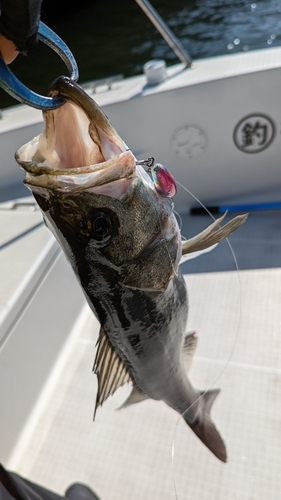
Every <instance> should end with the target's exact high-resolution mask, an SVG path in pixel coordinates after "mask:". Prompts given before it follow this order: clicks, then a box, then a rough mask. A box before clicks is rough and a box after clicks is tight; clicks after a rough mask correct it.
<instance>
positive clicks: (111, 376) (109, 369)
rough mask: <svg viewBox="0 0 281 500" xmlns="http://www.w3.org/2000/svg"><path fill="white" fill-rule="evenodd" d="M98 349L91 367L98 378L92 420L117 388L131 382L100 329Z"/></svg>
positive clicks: (124, 367)
mask: <svg viewBox="0 0 281 500" xmlns="http://www.w3.org/2000/svg"><path fill="white" fill-rule="evenodd" d="M97 344H98V349H97V354H96V358H95V363H94V367H93V371H94V373H95V374H96V375H97V377H98V392H97V397H96V404H95V410H94V419H95V415H96V411H97V408H98V407H99V406H101V405H102V404H103V403H104V401H105V400H106V399H107V398H108V397H109V396H110V395H112V394H113V393H114V392H115V391H116V390H117V389H118V387H121V386H122V385H124V384H126V383H127V382H131V376H130V374H129V372H128V370H127V368H126V366H125V365H124V364H123V362H122V360H121V359H120V357H119V356H118V354H116V352H115V351H114V349H113V347H112V345H111V343H110V341H109V339H108V337H107V335H106V333H105V331H104V330H103V328H101V329H100V333H99V338H98V342H97Z"/></svg>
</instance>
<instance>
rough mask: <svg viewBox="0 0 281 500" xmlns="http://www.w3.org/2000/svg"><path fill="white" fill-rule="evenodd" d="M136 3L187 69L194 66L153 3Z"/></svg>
mask: <svg viewBox="0 0 281 500" xmlns="http://www.w3.org/2000/svg"><path fill="white" fill-rule="evenodd" d="M136 2H137V4H138V5H139V6H140V7H141V8H142V10H143V11H144V13H145V14H146V15H147V17H148V18H149V19H150V21H151V22H152V23H153V24H154V26H155V27H156V29H157V30H158V31H159V33H160V34H161V35H162V37H163V38H164V40H165V41H166V42H167V43H168V45H170V47H171V49H172V50H173V51H174V53H175V54H176V56H177V57H178V58H179V60H180V61H181V62H183V63H184V64H185V66H186V67H187V68H188V67H190V66H191V64H192V58H191V56H190V55H189V53H188V52H187V50H186V49H185V48H184V47H183V45H182V44H181V42H180V41H179V39H178V38H177V37H176V36H175V34H174V33H173V32H172V31H171V30H170V28H169V27H168V26H167V24H166V23H165V21H164V20H163V19H162V17H161V16H160V15H159V14H158V12H157V11H156V10H155V9H154V7H152V5H151V3H150V2H149V1H148V0H136Z"/></svg>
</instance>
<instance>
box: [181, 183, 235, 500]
mask: <svg viewBox="0 0 281 500" xmlns="http://www.w3.org/2000/svg"><path fill="white" fill-rule="evenodd" d="M175 181H176V183H177V184H178V185H179V186H180V187H181V188H182V189H184V190H185V191H186V192H187V193H188V194H189V195H190V196H192V198H194V200H196V201H197V202H198V203H199V204H200V205H201V207H202V208H203V209H204V210H205V211H206V212H207V213H208V214H209V216H210V217H211V218H212V219H213V220H214V221H215V220H216V219H215V217H214V216H213V215H212V214H211V212H210V211H209V210H208V209H207V207H205V205H204V204H203V203H202V202H201V201H200V200H199V199H198V198H197V197H196V196H195V195H194V194H193V193H191V192H190V191H189V190H188V189H187V188H186V187H185V186H183V184H181V183H180V182H178V181H177V180H176V179H175ZM225 239H226V242H227V244H228V247H229V249H230V252H231V254H232V257H233V260H234V265H235V268H236V272H237V278H238V286H239V300H238V321H237V326H236V331H235V335H234V340H233V344H232V347H231V349H230V354H229V356H228V358H227V360H226V363H225V365H224V366H223V368H222V369H221V370H220V372H219V374H218V375H217V376H216V378H215V380H214V381H213V382H212V383H211V384H210V385H209V387H208V388H207V389H205V391H204V392H202V393H201V394H200V396H199V397H198V398H197V399H196V400H195V401H194V402H193V403H192V404H191V405H190V406H189V407H188V408H186V410H185V411H184V412H183V413H182V414H181V415H180V416H179V418H178V420H177V421H176V423H175V427H174V433H173V442H172V472H173V485H174V492H175V498H176V500H179V497H178V493H177V486H176V477H175V472H176V471H175V441H176V432H177V428H178V424H179V422H180V420H181V418H183V417H184V415H185V414H186V412H187V411H188V410H189V409H190V408H192V406H194V405H195V404H196V403H197V402H198V401H199V400H200V399H201V398H202V397H203V396H204V395H205V394H206V393H207V392H208V391H209V390H210V389H211V388H212V387H213V386H214V384H216V382H217V381H218V379H219V378H220V377H221V375H222V374H223V372H224V371H225V369H226V367H227V365H228V364H229V362H230V360H231V358H232V355H233V351H234V348H235V345H236V342H237V338H238V333H239V329H240V323H241V305H242V301H241V280H240V273H239V266H238V262H237V258H236V255H235V252H234V250H233V248H232V245H231V243H230V241H229V239H228V238H225Z"/></svg>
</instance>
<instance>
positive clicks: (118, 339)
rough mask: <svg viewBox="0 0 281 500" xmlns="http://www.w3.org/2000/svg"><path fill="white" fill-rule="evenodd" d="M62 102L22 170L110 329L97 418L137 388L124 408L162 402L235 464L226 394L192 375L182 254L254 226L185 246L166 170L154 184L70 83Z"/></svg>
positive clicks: (231, 226)
mask: <svg viewBox="0 0 281 500" xmlns="http://www.w3.org/2000/svg"><path fill="white" fill-rule="evenodd" d="M57 94H59V95H60V96H62V97H63V98H64V99H65V101H66V102H65V104H64V105H63V106H61V107H60V108H58V109H57V110H55V111H53V110H52V111H46V112H44V119H45V132H44V133H42V134H40V135H39V136H37V137H35V138H34V139H33V140H32V141H31V142H29V143H28V144H26V145H24V146H22V147H21V148H20V149H19V150H18V151H17V153H16V160H17V162H18V163H19V164H20V165H21V167H23V168H24V170H25V180H24V182H25V184H26V185H27V187H28V188H29V189H30V190H31V191H32V193H33V195H34V197H35V199H36V201H37V202H38V204H39V206H40V208H41V210H42V212H43V217H44V220H45V223H46V225H47V227H48V228H49V229H50V230H51V231H52V232H53V234H54V236H55V237H56V239H57V240H58V242H59V243H60V245H61V247H62V249H63V251H64V253H65V255H66V257H67V259H68V260H69V262H70V264H71V266H72V267H73V269H74V272H75V274H76V276H77V278H78V280H79V282H80V284H81V286H82V289H83V291H84V293H85V296H86V298H87V301H88V303H89V305H90V307H91V309H92V311H93V312H94V314H95V315H96V317H97V318H98V320H99V322H100V325H101V328H100V334H99V339H98V348H97V353H96V359H95V364H94V371H95V373H96V374H97V377H98V393H97V399H96V408H97V407H98V406H100V405H102V403H103V402H104V401H105V400H106V399H107V398H108V396H109V395H111V394H113V393H114V392H115V391H116V389H117V388H118V387H120V386H121V385H123V384H124V383H126V382H130V381H131V382H132V385H133V388H132V392H131V394H130V396H129V397H128V399H127V400H126V401H125V403H124V404H123V405H122V407H125V406H128V405H130V404H133V403H138V402H140V401H143V400H145V399H147V398H151V399H154V400H162V401H164V402H165V403H166V404H167V405H169V406H170V407H172V408H173V409H174V410H176V411H177V412H178V413H179V414H183V418H184V419H185V421H186V422H187V424H188V425H189V427H190V428H191V429H192V430H193V432H194V433H195V434H196V435H197V436H198V437H199V438H200V439H201V441H202V442H203V443H204V444H205V445H206V446H207V447H208V448H209V449H210V450H211V451H212V452H213V453H214V454H215V455H216V456H217V457H218V458H219V459H220V460H222V461H223V462H225V461H226V457H227V455H226V449H225V445H224V442H223V440H222V438H221V437H220V434H219V432H218V431H217V429H216V427H215V425H214V424H213V422H212V420H211V417H210V410H211V406H212V403H213V401H214V399H215V397H216V396H217V394H218V392H219V389H213V390H210V391H207V392H202V391H200V390H198V389H195V388H194V387H193V386H192V385H191V383H190V381H189V379H188V377H187V370H188V367H189V365H190V362H191V359H192V355H193V353H194V350H195V347H196V337H195V335H194V334H189V335H186V333H185V332H186V322H187V312H188V299H187V290H186V284H185V281H184V278H183V276H182V274H181V272H180V269H179V263H180V259H181V256H182V254H183V253H188V252H193V251H198V250H202V249H204V248H207V247H209V246H210V245H213V244H215V243H217V242H218V241H220V240H221V239H223V238H225V237H226V236H228V235H229V234H230V233H231V232H232V231H234V230H235V229H236V228H237V227H238V226H239V225H240V224H241V223H242V222H243V221H244V220H245V216H238V217H236V218H235V219H233V220H232V221H230V222H229V223H228V224H226V225H225V226H223V227H222V228H220V229H218V225H219V223H220V222H221V220H222V219H223V217H222V218H221V219H219V220H218V221H216V222H215V223H213V224H212V225H211V226H210V227H209V228H207V229H206V230H205V231H203V232H202V233H200V234H199V235H198V236H196V237H194V238H192V239H191V240H188V241H186V242H184V243H182V242H181V235H180V230H179V227H178V224H177V220H176V218H175V216H174V213H173V206H172V203H171V201H170V200H169V197H168V195H169V194H171V191H172V192H173V190H174V186H173V180H172V178H171V176H170V177H169V174H167V172H164V177H162V180H163V179H164V181H163V182H164V184H165V181H167V182H166V186H165V185H164V186H162V189H161V186H160V187H159V182H160V184H161V175H160V177H159V175H158V174H161V167H158V171H157V170H156V171H154V176H156V181H159V182H158V185H157V182H153V180H152V178H151V176H150V175H149V173H147V171H145V169H144V168H143V166H142V165H141V163H142V162H137V161H136V158H135V157H134V155H133V154H132V152H131V151H130V150H129V149H128V148H127V146H126V145H125V143H124V142H123V140H122V139H121V138H120V137H119V135H118V134H117V132H116V131H115V129H114V128H113V126H112V125H111V123H110V122H109V120H108V118H107V117H106V116H105V114H104V113H103V111H102V110H101V109H100V108H99V106H98V105H97V104H96V103H95V102H94V100H92V99H91V98H90V97H89V96H88V95H87V94H86V93H85V92H84V91H83V90H82V89H81V88H80V87H79V86H78V85H77V84H75V83H73V82H72V81H71V80H69V79H68V78H66V77H60V78H59V79H58V80H56V82H55V83H54V84H53V86H52V91H51V95H57ZM159 169H160V170H159ZM157 172H158V174H157ZM162 173H163V172H162ZM157 175H158V176H157ZM165 176H166V177H165ZM154 180H155V179H154ZM169 183H170V184H169ZM168 184H169V185H170V186H172V188H171V189H170V190H169V188H167V185H168ZM165 189H166V191H165ZM172 194H173V193H172ZM187 409H188V411H186V410H187Z"/></svg>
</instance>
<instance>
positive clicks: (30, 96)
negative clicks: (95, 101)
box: [0, 22, 79, 110]
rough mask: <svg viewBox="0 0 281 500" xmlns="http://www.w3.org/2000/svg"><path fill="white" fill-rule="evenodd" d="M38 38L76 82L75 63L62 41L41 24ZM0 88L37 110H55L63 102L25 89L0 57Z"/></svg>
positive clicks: (77, 73) (58, 98)
mask: <svg viewBox="0 0 281 500" xmlns="http://www.w3.org/2000/svg"><path fill="white" fill-rule="evenodd" d="M38 38H39V40H41V41H42V42H44V43H45V44H46V45H48V46H49V47H51V49H53V50H54V51H55V52H57V54H58V55H59V56H60V58H61V59H62V60H63V62H64V63H65V65H66V67H67V69H68V71H69V76H70V78H71V80H73V81H75V82H76V81H77V80H78V76H79V72H78V67H77V63H76V61H75V59H74V56H73V54H72V52H71V51H70V50H69V48H68V47H67V45H66V44H65V43H64V42H63V41H62V39H61V38H60V37H59V36H58V35H57V34H56V33H55V32H54V31H53V30H51V29H50V28H48V26H46V25H45V24H44V23H42V22H40V24H39V30H38ZM0 86H1V87H2V88H3V89H4V90H5V91H6V92H7V93H8V94H10V95H11V96H12V97H14V98H15V99H17V100H18V101H20V102H22V103H23V104H28V105H29V106H32V107H33V108H37V109H42V110H47V109H56V108H59V107H60V106H61V105H62V104H63V103H64V102H65V101H64V100H63V99H62V98H61V97H45V96H42V95H40V94H36V92H33V91H32V90H30V89H29V88H27V87H26V86H25V85H23V83H21V82H20V81H19V80H18V79H17V78H16V77H15V75H14V74H13V73H12V71H11V70H10V69H9V68H8V66H7V65H6V64H5V62H4V61H3V59H2V58H1V57H0Z"/></svg>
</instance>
